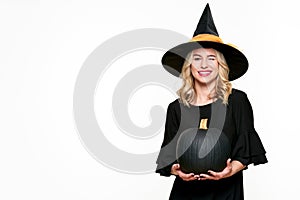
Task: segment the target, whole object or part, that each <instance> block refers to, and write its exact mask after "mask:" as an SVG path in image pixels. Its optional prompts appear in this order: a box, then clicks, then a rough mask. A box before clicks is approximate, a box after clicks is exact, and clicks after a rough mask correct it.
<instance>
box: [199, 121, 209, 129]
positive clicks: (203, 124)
mask: <svg viewBox="0 0 300 200" xmlns="http://www.w3.org/2000/svg"><path fill="white" fill-rule="evenodd" d="M207 120H208V119H201V121H200V126H199V129H204V130H207Z"/></svg>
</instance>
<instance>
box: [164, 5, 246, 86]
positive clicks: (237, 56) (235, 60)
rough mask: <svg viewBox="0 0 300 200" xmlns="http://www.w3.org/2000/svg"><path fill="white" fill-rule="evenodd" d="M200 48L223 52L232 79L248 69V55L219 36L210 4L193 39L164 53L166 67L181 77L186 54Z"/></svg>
mask: <svg viewBox="0 0 300 200" xmlns="http://www.w3.org/2000/svg"><path fill="white" fill-rule="evenodd" d="M198 48H213V49H216V50H217V51H219V52H221V53H223V55H224V57H225V60H226V62H227V65H228V67H229V80H230V81H232V80H235V79H237V78H239V77H241V76H243V75H244V74H245V73H246V71H247V69H248V60H247V58H246V56H245V55H244V54H243V53H242V52H241V51H240V50H238V49H237V48H235V47H234V46H232V45H229V44H224V43H223V41H222V40H221V38H220V37H219V34H218V31H217V29H216V26H215V24H214V20H213V18H212V15H211V11H210V8H209V4H207V5H206V7H205V9H204V11H203V13H202V16H201V18H200V20H199V23H198V25H197V28H196V30H195V32H194V35H193V38H192V39H191V41H189V42H187V43H183V44H180V45H178V46H176V47H174V48H172V49H170V50H169V51H167V52H166V53H165V54H164V55H163V57H162V64H163V66H164V68H165V69H166V70H167V71H168V72H170V73H171V74H173V75H174V76H178V77H179V76H180V73H181V69H182V67H183V64H184V61H185V59H186V56H187V55H188V53H190V52H191V51H192V50H194V49H198Z"/></svg>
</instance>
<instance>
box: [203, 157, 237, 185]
mask: <svg viewBox="0 0 300 200" xmlns="http://www.w3.org/2000/svg"><path fill="white" fill-rule="evenodd" d="M208 173H209V174H200V177H199V178H198V180H220V179H222V178H227V177H229V176H231V173H232V164H231V159H228V160H227V162H226V167H225V169H224V170H223V171H221V172H214V171H212V170H208Z"/></svg>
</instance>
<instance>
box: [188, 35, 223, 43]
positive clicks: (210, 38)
mask: <svg viewBox="0 0 300 200" xmlns="http://www.w3.org/2000/svg"><path fill="white" fill-rule="evenodd" d="M198 41H209V42H218V43H223V41H222V40H221V38H219V37H218V36H215V35H212V34H199V35H196V36H195V37H193V38H192V39H191V42H198Z"/></svg>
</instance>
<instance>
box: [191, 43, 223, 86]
mask: <svg viewBox="0 0 300 200" xmlns="http://www.w3.org/2000/svg"><path fill="white" fill-rule="evenodd" d="M191 72H192V75H193V77H194V78H195V81H197V82H199V83H200V84H213V83H215V82H216V78H217V76H218V73H219V64H218V61H217V55H216V51H215V50H214V49H206V48H200V49H195V50H193V51H192V64H191Z"/></svg>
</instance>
